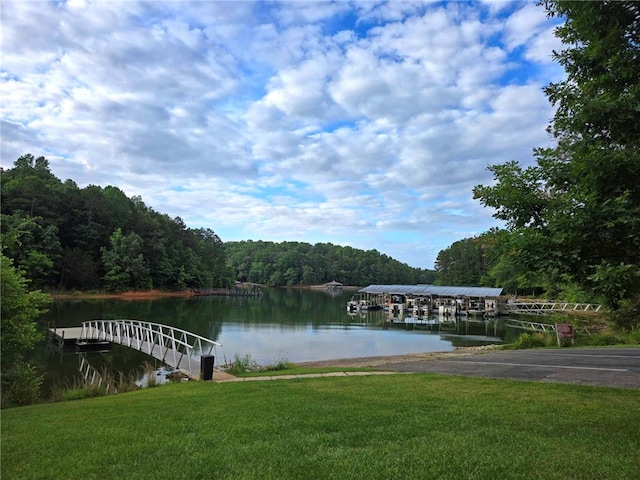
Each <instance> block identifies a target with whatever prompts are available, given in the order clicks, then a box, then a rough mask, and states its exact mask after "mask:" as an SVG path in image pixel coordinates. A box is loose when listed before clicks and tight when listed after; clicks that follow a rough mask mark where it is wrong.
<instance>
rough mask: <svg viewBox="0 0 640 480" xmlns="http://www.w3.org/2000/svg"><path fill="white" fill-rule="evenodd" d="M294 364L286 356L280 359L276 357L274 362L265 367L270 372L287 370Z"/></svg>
mask: <svg viewBox="0 0 640 480" xmlns="http://www.w3.org/2000/svg"><path fill="white" fill-rule="evenodd" d="M292 366H293V365H292V364H291V363H290V362H289V360H287V359H286V358H284V357H280V358H278V359H275V360H274V362H273V363H270V364H269V365H267V366H266V367H264V369H265V370H267V371H269V372H277V371H280V370H286V369H288V368H291V367H292Z"/></svg>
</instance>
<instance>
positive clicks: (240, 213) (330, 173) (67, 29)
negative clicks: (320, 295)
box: [0, 1, 559, 267]
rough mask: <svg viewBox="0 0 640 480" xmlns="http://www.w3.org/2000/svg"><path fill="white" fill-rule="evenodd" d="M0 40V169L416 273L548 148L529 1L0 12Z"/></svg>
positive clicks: (547, 113)
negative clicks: (349, 248)
mask: <svg viewBox="0 0 640 480" xmlns="http://www.w3.org/2000/svg"><path fill="white" fill-rule="evenodd" d="M34 25H37V26H38V28H33V26H34ZM2 28H3V36H2V47H1V48H2V57H3V63H2V71H1V72H0V119H1V120H2V142H1V148H0V157H1V158H0V162H1V164H2V166H3V167H10V166H11V164H12V162H13V161H14V160H15V159H16V158H17V157H18V156H19V155H21V154H24V153H26V152H31V153H34V154H45V155H46V156H47V157H48V158H49V159H50V162H51V167H52V170H53V171H54V173H55V174H56V175H58V176H60V177H61V178H63V179H65V178H68V177H70V178H72V179H74V180H75V181H76V182H77V183H78V184H79V185H81V186H83V185H86V184H88V183H94V184H100V185H107V184H113V185H117V186H119V187H121V188H122V189H123V190H124V191H125V192H126V193H127V194H128V195H141V196H142V197H143V199H144V201H145V202H146V203H147V204H149V205H152V206H153V208H154V209H156V210H158V211H162V212H166V213H168V214H169V215H172V216H175V215H179V216H181V217H183V218H184V219H185V221H186V222H187V223H188V224H189V225H190V226H194V227H196V226H207V227H211V228H213V229H214V230H216V232H217V233H218V234H219V235H220V236H221V237H222V239H223V240H227V239H228V238H225V234H226V233H228V234H229V235H230V236H231V235H232V236H233V237H234V238H233V239H238V236H239V235H240V236H241V237H240V238H254V239H258V238H261V239H265V240H278V241H279V240H300V241H331V242H333V243H343V244H351V245H353V246H356V247H361V248H377V249H378V250H379V251H381V252H383V253H386V254H388V255H391V256H394V257H397V258H399V259H400V260H402V261H406V262H408V263H412V264H414V265H416V266H423V267H431V266H432V265H433V260H434V259H435V256H436V255H437V253H438V251H439V250H440V249H442V248H445V247H447V246H448V245H450V244H451V243H452V242H453V241H456V240H459V239H460V238H463V237H465V236H469V235H474V234H479V233H481V232H482V231H484V230H487V229H488V228H489V227H490V226H492V225H495V222H493V221H492V220H491V218H490V214H491V212H490V211H488V210H485V209H483V208H482V207H481V205H479V203H478V202H476V201H473V200H472V199H471V188H472V187H473V186H474V185H476V184H478V183H482V182H487V181H489V180H490V178H489V176H488V173H487V172H486V170H485V167H486V166H487V165H488V164H491V163H501V162H504V161H508V160H511V159H516V160H520V161H523V162H525V163H526V162H528V161H530V159H531V149H532V148H533V147H535V146H541V145H544V144H545V143H546V142H548V139H547V137H546V133H545V127H546V125H547V124H548V122H549V120H550V118H551V116H552V114H553V112H552V110H551V108H550V107H549V104H548V102H547V101H546V99H545V97H544V95H543V94H542V91H541V87H542V86H543V85H544V84H545V83H547V82H549V81H550V80H556V79H557V78H558V75H559V69H558V67H556V66H554V65H553V64H551V63H550V61H549V54H550V51H551V49H552V48H557V47H558V43H557V40H556V39H555V37H553V35H552V28H553V22H551V21H550V20H548V19H546V17H545V14H544V11H543V10H542V9H541V7H537V6H535V5H534V4H532V3H522V4H521V3H515V4H514V3H508V4H506V3H499V2H498V3H496V2H490V3H489V4H485V3H476V4H473V3H472V4H466V3H458V2H449V3H445V4H442V3H431V2H388V3H385V2H354V3H346V2H282V3H280V2H275V3H268V4H267V3H260V2H135V1H127V2H118V3H108V2H97V3H93V2H86V3H84V2H67V3H66V4H65V3H54V2H5V3H4V4H3V9H2Z"/></svg>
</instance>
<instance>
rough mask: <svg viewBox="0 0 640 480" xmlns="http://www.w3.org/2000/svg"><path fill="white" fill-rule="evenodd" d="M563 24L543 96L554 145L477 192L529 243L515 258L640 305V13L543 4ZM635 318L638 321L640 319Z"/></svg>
mask: <svg viewBox="0 0 640 480" xmlns="http://www.w3.org/2000/svg"><path fill="white" fill-rule="evenodd" d="M543 5H544V6H545V8H546V9H547V12H548V14H549V15H550V16H558V17H562V18H564V20H565V23H564V24H563V25H562V26H560V27H558V28H557V30H556V35H557V36H558V37H559V38H560V39H561V40H562V42H563V44H564V45H565V48H564V49H563V50H561V51H559V52H555V53H554V58H555V59H556V60H557V61H558V62H559V63H560V65H562V66H563V67H564V69H565V72H566V79H565V80H564V81H562V82H558V83H552V84H550V85H549V86H548V87H547V88H546V89H545V92H546V94H547V96H548V97H549V99H550V101H551V102H552V103H553V104H554V105H555V106H556V107H557V111H556V114H555V116H554V119H553V122H552V124H551V126H550V127H549V131H550V132H551V133H552V134H553V135H554V137H555V139H556V140H557V144H556V146H555V147H553V148H546V149H536V150H534V153H535V156H536V160H537V162H536V164H535V165H533V166H530V167H527V168H522V167H520V166H519V165H518V164H517V163H515V162H509V163H507V164H505V165H498V166H492V167H490V170H491V171H492V172H493V174H494V178H495V180H496V181H497V183H496V184H495V186H491V187H486V186H481V185H479V186H477V187H476V188H475V189H474V197H475V198H477V199H480V201H481V202H482V203H483V204H484V205H486V206H490V207H493V208H495V209H496V214H495V216H496V217H497V218H500V219H502V220H505V221H506V222H507V225H508V228H509V229H510V230H511V231H512V232H514V233H517V234H518V235H520V236H521V237H522V239H523V242H522V243H523V245H522V246H523V248H521V250H520V254H519V257H518V261H519V262H521V263H522V264H524V265H525V266H526V267H527V268H528V269H529V270H544V271H547V272H554V277H555V278H558V279H563V280H564V281H566V280H567V279H568V280H569V281H570V282H572V283H575V284H576V285H578V286H580V287H581V288H584V289H585V290H588V291H591V292H592V293H593V294H594V295H596V296H598V297H599V298H601V299H602V301H604V302H605V303H606V305H607V306H608V307H609V308H610V309H612V310H614V311H615V310H617V309H618V308H620V307H621V306H625V308H629V305H628V303H629V302H632V303H633V302H639V301H640V268H639V267H640V135H638V132H640V61H639V60H638V59H639V58H640V36H639V32H640V10H639V6H638V4H637V3H636V2H631V1H619V2H613V1H604V2H573V1H559V0H558V1H556V0H553V1H551V0H549V1H544V2H543ZM635 321H637V319H636V320H635Z"/></svg>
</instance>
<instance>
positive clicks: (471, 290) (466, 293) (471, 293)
mask: <svg viewBox="0 0 640 480" xmlns="http://www.w3.org/2000/svg"><path fill="white" fill-rule="evenodd" d="M358 292H359V293H390V294H396V295H442V296H444V297H454V296H460V297H499V296H500V295H501V294H502V288H490V287H453V286H440V285H369V286H368V287H364V288H361V289H360V290H358Z"/></svg>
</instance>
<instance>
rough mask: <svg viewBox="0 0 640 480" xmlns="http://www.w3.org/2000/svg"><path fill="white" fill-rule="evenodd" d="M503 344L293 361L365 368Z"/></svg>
mask: <svg viewBox="0 0 640 480" xmlns="http://www.w3.org/2000/svg"><path fill="white" fill-rule="evenodd" d="M503 347H504V345H503V344H491V345H480V346H476V347H456V349H455V350H450V351H447V352H423V353H407V354H402V355H380V356H374V357H358V358H336V359H332V360H316V361H310V362H293V363H295V365H296V366H298V367H311V368H327V367H344V368H366V367H381V366H384V365H388V364H391V363H407V362H423V361H425V360H439V359H442V358H450V357H459V356H467V355H475V354H477V353H481V352H483V351H490V350H501V349H502V348H503Z"/></svg>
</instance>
